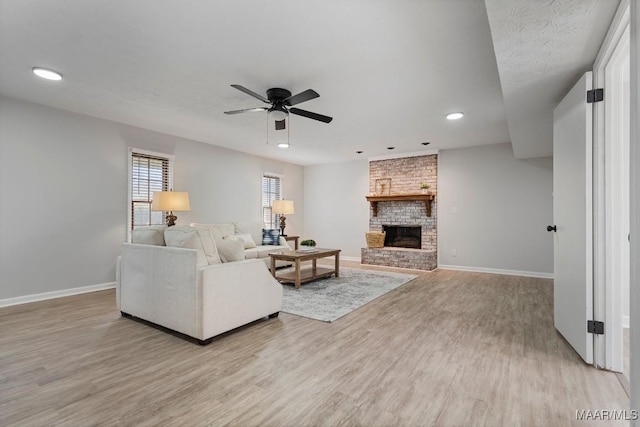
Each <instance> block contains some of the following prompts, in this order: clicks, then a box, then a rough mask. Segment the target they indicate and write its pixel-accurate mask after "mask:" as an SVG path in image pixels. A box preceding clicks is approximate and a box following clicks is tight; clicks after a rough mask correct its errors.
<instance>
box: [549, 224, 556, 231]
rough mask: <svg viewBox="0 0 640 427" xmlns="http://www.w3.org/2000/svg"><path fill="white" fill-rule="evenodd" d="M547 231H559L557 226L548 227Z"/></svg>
mask: <svg viewBox="0 0 640 427" xmlns="http://www.w3.org/2000/svg"><path fill="white" fill-rule="evenodd" d="M547 231H558V230H557V229H556V226H555V225H547Z"/></svg>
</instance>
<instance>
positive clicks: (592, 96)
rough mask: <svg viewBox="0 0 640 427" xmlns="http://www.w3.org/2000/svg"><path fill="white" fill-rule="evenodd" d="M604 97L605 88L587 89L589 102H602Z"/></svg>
mask: <svg viewBox="0 0 640 427" xmlns="http://www.w3.org/2000/svg"><path fill="white" fill-rule="evenodd" d="M603 99H604V89H591V90H588V91H587V104H591V103H592V102H600V101H602V100H603Z"/></svg>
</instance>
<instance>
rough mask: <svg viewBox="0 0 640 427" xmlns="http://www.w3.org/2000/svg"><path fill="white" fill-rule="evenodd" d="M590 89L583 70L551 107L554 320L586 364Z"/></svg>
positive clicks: (589, 349)
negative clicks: (580, 76)
mask: <svg viewBox="0 0 640 427" xmlns="http://www.w3.org/2000/svg"><path fill="white" fill-rule="evenodd" d="M591 88H592V75H591V72H587V73H585V75H584V76H582V78H581V79H580V80H579V81H578V82H577V83H576V84H575V86H574V87H573V88H572V89H571V91H569V93H568V94H567V95H566V96H565V97H564V99H563V100H562V102H560V104H558V106H557V107H556V109H555V110H554V111H553V122H554V123H553V220H554V225H555V226H556V231H555V233H554V278H555V280H554V292H553V307H554V308H553V314H554V323H555V327H556V329H557V330H558V331H559V332H560V333H561V334H562V336H563V337H564V338H565V339H566V340H567V341H568V342H569V344H571V346H572V347H573V348H574V349H575V350H576V352H577V353H578V354H579V355H580V356H581V357H582V358H583V359H584V361H585V362H587V363H593V335H592V334H590V333H588V332H587V321H588V320H591V318H592V316H593V273H592V264H593V256H592V239H593V236H592V233H593V230H592V216H593V215H592V209H593V207H592V132H593V129H592V121H593V115H592V114H593V112H592V104H588V103H587V91H588V90H591Z"/></svg>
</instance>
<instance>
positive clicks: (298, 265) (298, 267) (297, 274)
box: [296, 259, 300, 289]
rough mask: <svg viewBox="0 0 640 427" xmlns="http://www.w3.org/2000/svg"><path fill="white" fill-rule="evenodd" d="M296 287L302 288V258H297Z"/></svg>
mask: <svg viewBox="0 0 640 427" xmlns="http://www.w3.org/2000/svg"><path fill="white" fill-rule="evenodd" d="M296 289H300V260H299V259H297V260H296Z"/></svg>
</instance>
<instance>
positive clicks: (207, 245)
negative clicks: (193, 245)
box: [193, 225, 222, 265]
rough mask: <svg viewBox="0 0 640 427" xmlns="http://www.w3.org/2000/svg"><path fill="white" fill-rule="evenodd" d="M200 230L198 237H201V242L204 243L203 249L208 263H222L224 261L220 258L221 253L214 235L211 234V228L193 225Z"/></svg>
mask: <svg viewBox="0 0 640 427" xmlns="http://www.w3.org/2000/svg"><path fill="white" fill-rule="evenodd" d="M193 228H195V229H196V231H197V232H198V237H199V238H200V243H201V244H202V249H203V250H204V254H205V256H206V257H207V263H208V264H209V265H211V264H220V263H221V262H222V261H221V260H220V255H219V254H218V248H217V247H216V244H215V242H214V240H213V236H211V230H210V229H209V227H206V226H203V225H200V226H196V227H193Z"/></svg>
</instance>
